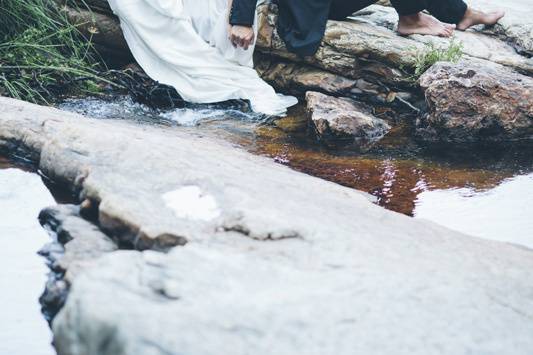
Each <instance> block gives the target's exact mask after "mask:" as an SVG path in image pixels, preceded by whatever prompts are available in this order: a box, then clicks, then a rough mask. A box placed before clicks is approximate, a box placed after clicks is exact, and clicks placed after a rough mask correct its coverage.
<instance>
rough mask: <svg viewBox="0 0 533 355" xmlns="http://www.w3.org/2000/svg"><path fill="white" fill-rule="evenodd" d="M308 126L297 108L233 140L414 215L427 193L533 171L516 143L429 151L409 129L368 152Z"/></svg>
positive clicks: (482, 187)
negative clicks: (334, 145) (334, 144)
mask: <svg viewBox="0 0 533 355" xmlns="http://www.w3.org/2000/svg"><path fill="white" fill-rule="evenodd" d="M217 126H220V123H217ZM306 126H307V122H306V120H305V118H304V117H303V115H302V114H301V111H300V109H296V110H294V111H293V114H292V115H289V116H288V117H286V118H284V119H281V120H278V121H276V122H274V124H272V125H267V126H261V127H259V128H257V129H256V130H255V131H254V132H252V133H249V134H243V133H242V131H241V132H237V133H233V134H232V135H230V139H231V140H233V141H234V142H236V143H238V144H240V145H242V146H244V147H245V148H246V149H248V150H249V151H251V152H253V153H256V154H261V155H266V156H269V157H272V158H273V159H274V160H275V161H277V162H279V163H281V164H284V165H288V166H290V167H291V168H293V169H295V170H298V171H301V172H304V173H307V174H310V175H313V176H317V177H320V178H323V179H326V180H330V181H333V182H336V183H339V184H341V185H344V186H348V187H352V188H355V189H358V190H363V191H366V192H369V193H370V194H372V195H374V196H376V197H377V198H378V203H379V204H380V205H381V206H383V207H385V208H387V209H390V210H393V211H396V212H400V213H403V214H406V215H411V216H412V215H413V214H414V210H415V207H416V203H417V196H418V195H419V194H420V193H422V192H424V191H431V190H441V189H458V188H471V189H473V191H477V192H482V191H486V190H489V189H491V188H493V187H495V186H497V185H498V184H500V183H501V182H502V181H504V180H505V179H508V178H511V177H513V176H516V175H523V174H527V173H529V172H532V171H533V157H532V155H531V154H530V153H528V150H521V148H516V147H515V148H497V149H495V150H488V149H487V148H484V149H480V150H479V151H477V150H472V148H470V149H463V150H460V149H451V148H450V147H447V148H441V149H438V150H437V149H433V150H431V151H430V150H427V149H423V148H421V147H419V146H418V145H417V144H416V143H414V142H413V141H412V140H410V139H408V138H405V137H406V136H407V132H405V130H406V129H407V128H405V129H398V130H397V131H396V132H393V134H391V135H389V136H388V137H386V139H384V140H383V141H382V142H380V144H379V145H378V146H376V147H374V148H373V149H372V150H371V151H368V152H365V153H362V152H355V151H347V150H344V151H343V150H331V149H327V148H325V147H322V146H320V144H318V143H317V142H316V141H314V140H313V138H310V136H309V134H308V133H307V127H306ZM526 149H527V148H526Z"/></svg>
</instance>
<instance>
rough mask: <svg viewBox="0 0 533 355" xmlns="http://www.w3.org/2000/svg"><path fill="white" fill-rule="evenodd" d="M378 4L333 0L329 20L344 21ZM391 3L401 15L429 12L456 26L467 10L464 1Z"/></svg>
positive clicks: (366, 0) (363, 0)
mask: <svg viewBox="0 0 533 355" xmlns="http://www.w3.org/2000/svg"><path fill="white" fill-rule="evenodd" d="M376 2H377V1H376V0H332V3H331V7H330V13H329V18H330V19H332V20H343V19H345V18H346V17H348V16H350V15H351V14H353V13H354V12H356V11H359V10H362V9H364V8H365V7H367V6H370V5H372V4H374V3H376ZM391 3H392V6H394V8H395V9H396V11H397V12H398V14H400V15H413V14H416V13H417V12H420V11H423V10H427V11H428V12H429V13H430V14H431V15H433V16H435V17H436V18H437V19H439V20H440V21H442V22H447V23H455V24H456V23H458V22H460V21H461V20H462V19H463V17H464V15H465V12H466V9H467V5H466V4H465V3H464V1H462V0H391Z"/></svg>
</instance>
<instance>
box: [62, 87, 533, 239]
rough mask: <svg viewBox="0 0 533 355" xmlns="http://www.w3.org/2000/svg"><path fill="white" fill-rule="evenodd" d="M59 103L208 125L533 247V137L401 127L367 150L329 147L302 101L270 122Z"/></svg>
mask: <svg viewBox="0 0 533 355" xmlns="http://www.w3.org/2000/svg"><path fill="white" fill-rule="evenodd" d="M60 107H61V108H63V109H66V110H70V111H75V112H79V113H82V114H85V115H88V116H91V117H95V118H100V119H109V118H114V119H128V120H134V121H137V122H140V123H142V124H146V123H149V124H158V125H171V126H180V127H182V129H189V130H202V131H205V132H210V133H213V134H216V135H217V136H219V137H221V138H223V139H226V140H228V141H230V142H232V143H235V144H238V145H240V146H242V147H243V148H245V149H247V150H248V151H250V152H252V153H255V154H259V155H265V156H269V157H271V158H273V159H274V160H275V161H277V162H279V163H281V164H284V165H288V166H290V167H291V168H293V169H295V170H298V171H302V172H305V173H307V174H310V175H314V176H317V177H320V178H323V179H326V180H330V181H334V182H337V183H339V184H342V185H345V186H348V187H352V188H355V189H358V190H362V191H366V192H368V193H370V194H372V195H374V196H375V197H376V198H377V203H378V204H379V205H381V206H383V207H385V208H387V209H390V210H393V211H396V212H399V213H403V214H406V215H410V216H414V217H415V218H426V219H429V220H433V221H435V222H437V223H440V224H442V225H445V226H447V227H450V228H453V229H456V230H458V231H461V232H464V233H467V234H470V235H475V236H479V237H483V238H489V239H495V240H502V241H508V242H512V243H518V244H522V245H525V246H528V247H531V248H533V210H532V209H531V208H528V207H529V206H530V205H531V204H532V203H533V145H531V144H530V145H526V146H523V145H518V144H513V145H508V146H489V147H487V146H484V147H472V146H469V147H457V146H452V147H451V146H447V147H437V148H436V147H432V148H429V147H427V146H424V145H423V144H419V143H417V142H416V141H414V140H412V139H411V138H409V137H410V136H411V134H410V132H409V128H408V127H402V128H401V129H398V130H396V131H394V132H392V134H389V135H388V136H387V137H385V139H383V140H382V141H381V142H379V144H378V145H376V146H374V147H373V148H372V149H371V150H368V151H366V152H360V151H354V150H353V149H352V150H350V149H340V150H332V149H327V148H325V147H323V146H322V145H321V144H319V143H318V142H316V141H315V140H314V138H312V135H310V134H309V132H308V127H307V122H306V120H305V115H304V113H303V109H302V108H301V107H296V108H295V109H293V110H292V111H291V112H290V113H289V115H288V116H287V117H286V118H283V119H279V120H276V121H269V122H265V121H264V119H263V118H262V117H259V116H257V115H254V114H249V113H242V112H241V111H239V109H240V108H241V107H239V106H236V107H231V106H229V107H228V106H221V105H201V106H199V105H193V106H190V107H186V108H183V109H177V110H173V111H167V112H155V111H152V110H150V109H148V108H147V107H145V106H143V105H139V104H134V103H133V102H131V100H130V99H128V98H124V97H122V98H116V99H114V100H112V101H106V100H101V99H81V100H76V99H71V100H67V101H65V102H64V103H63V104H61V105H60Z"/></svg>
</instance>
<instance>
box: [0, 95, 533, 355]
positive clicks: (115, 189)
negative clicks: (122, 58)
mask: <svg viewBox="0 0 533 355" xmlns="http://www.w3.org/2000/svg"><path fill="white" fill-rule="evenodd" d="M0 104H1V105H0V147H2V149H4V150H14V151H20V150H21V149H22V148H24V149H25V150H26V151H29V152H34V156H39V157H40V158H39V160H38V164H39V168H40V169H41V170H42V171H43V172H44V173H45V174H47V175H48V176H51V177H54V178H55V179H61V180H63V181H65V182H66V183H68V184H69V185H73V186H75V189H76V190H78V191H79V193H80V196H81V198H82V199H86V200H89V201H92V202H91V206H98V207H97V214H96V215H97V220H96V221H95V223H96V224H97V225H98V226H99V228H100V229H103V230H105V231H106V234H107V235H110V236H112V237H113V239H116V240H127V241H130V242H131V245H132V246H134V247H135V248H136V249H141V250H142V249H147V248H157V247H158V244H157V243H156V242H155V241H157V240H158V239H159V238H162V237H163V236H166V237H171V236H181V237H182V238H185V239H186V241H187V244H185V245H183V246H178V247H175V248H173V249H171V250H170V251H168V253H166V254H164V253H159V252H154V251H148V250H147V251H111V252H110V253H107V251H106V253H105V255H102V256H100V257H98V258H97V259H95V260H93V261H91V262H90V265H87V267H84V268H83V271H81V272H79V273H75V274H74V279H73V282H72V287H71V290H70V294H69V297H68V299H67V302H66V304H65V306H64V308H63V309H62V310H61V312H60V313H59V314H58V315H57V317H56V318H55V320H54V322H53V330H54V334H55V345H56V347H57V350H58V353H59V354H61V355H63V354H65V355H66V354H68V355H77V354H80V355H81V354H84V355H86V354H98V355H105V354H113V355H116V354H131V353H142V354H183V353H189V354H191V353H194V354H210V353H216V352H218V351H219V350H220V349H221V348H223V349H225V351H227V352H229V353H232V354H245V353H250V352H254V353H257V354H271V353H281V354H294V353H306V354H312V353H317V354H324V353H335V354H353V353H354V352H361V353H399V354H413V353H415V354H416V353H419V354H428V353H432V354H434V353H435V354H439V353H441V354H448V353H454V354H471V353H481V352H487V351H490V352H492V353H495V354H496V353H506V354H524V355H525V354H529V353H530V352H531V351H532V350H533V341H532V339H531V336H530V329H531V328H532V327H533V323H532V319H533V314H532V313H531V312H532V309H533V304H532V303H531V297H530V296H531V293H532V292H533V283H532V280H531V277H530V272H529V270H531V268H532V267H533V258H532V255H533V254H532V252H531V251H530V250H528V249H525V248H521V247H516V246H513V245H510V244H505V243H500V242H491V241H485V240H480V239H477V238H472V237H468V236H465V235H462V234H459V233H457V232H453V231H450V230H448V229H446V228H443V227H440V226H438V225H435V224H433V223H430V222H427V221H423V220H413V219H410V218H408V217H406V216H403V215H400V214H396V213H392V212H390V211H386V210H384V209H381V208H380V207H378V206H375V205H373V204H372V203H371V201H370V198H369V197H368V195H365V194H362V193H359V192H356V191H354V190H351V189H348V188H344V187H341V186H338V185H335V184H333V183H329V182H326V181H323V180H320V179H316V178H313V177H310V176H308V175H304V174H300V173H297V172H294V171H291V170H289V169H288V168H285V167H283V166H279V165H277V164H275V163H273V162H272V161H270V160H268V159H265V158H260V157H255V156H252V155H250V154H248V153H245V152H243V151H241V150H239V149H237V148H235V147H233V146H231V145H229V144H227V143H223V142H220V141H219V140H217V139H216V138H212V137H210V136H209V135H207V134H202V135H200V134H199V133H198V131H192V130H191V131H187V130H177V129H173V128H159V127H147V126H142V125H136V124H132V123H127V122H118V121H113V120H106V121H92V120H87V119H86V118H84V117H82V116H78V115H74V114H68V113H65V112H62V111H58V110H54V109H49V108H42V107H37V106H34V105H29V104H25V103H21V102H19V101H15V100H9V99H0ZM141 166H142V167H143V169H140V168H139V167H141ZM243 172H245V173H243ZM69 209H71V208H70V207H69ZM90 209H91V210H92V209H94V207H91V208H90ZM111 221H112V222H111ZM65 225H66V224H65ZM65 239H69V237H65ZM171 239H172V238H171ZM75 240H76V238H75V239H73V241H71V242H70V243H72V242H74V241H75ZM67 245H68V244H67ZM175 245H179V243H176V244H175ZM68 268H69V266H67V270H68ZM67 273H68V271H67ZM487 315H490V316H487ZM406 329H407V330H408V331H409V336H408V337H407V336H405V334H406V333H405V332H406ZM384 338H386V339H387V341H386V342H383V341H382V339H384ZM471 339H476V341H475V342H473V341H472V340H471ZM487 349H489V350H487Z"/></svg>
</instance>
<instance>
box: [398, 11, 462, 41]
mask: <svg viewBox="0 0 533 355" xmlns="http://www.w3.org/2000/svg"><path fill="white" fill-rule="evenodd" d="M454 29H455V25H450V24H447V23H443V22H440V21H439V20H437V19H436V18H435V17H433V16H430V15H427V14H425V13H423V12H419V13H417V14H415V15H409V16H400V20H399V21H398V33H399V34H401V35H404V36H407V35H413V34H421V35H433V36H440V37H450V36H451V35H452V34H453V31H454Z"/></svg>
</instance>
